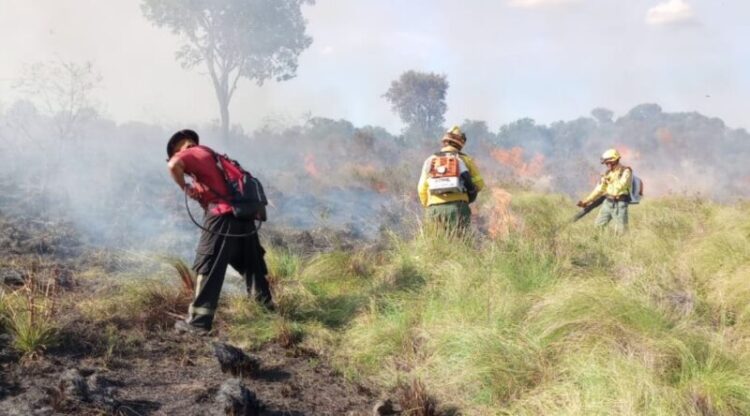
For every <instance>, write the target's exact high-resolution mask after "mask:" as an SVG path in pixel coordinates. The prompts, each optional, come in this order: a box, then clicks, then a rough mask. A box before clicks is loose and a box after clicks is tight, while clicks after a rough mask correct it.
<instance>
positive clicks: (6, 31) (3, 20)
mask: <svg viewBox="0 0 750 416" xmlns="http://www.w3.org/2000/svg"><path fill="white" fill-rule="evenodd" d="M139 6H140V1H136V0H129V1H126V2H118V3H116V4H113V3H106V4H105V3H103V2H96V1H93V0H64V1H52V0H36V1H32V2H24V1H20V0H0V39H2V40H0V46H1V47H2V48H3V51H4V55H5V59H3V61H2V62H0V97H1V98H0V108H7V107H8V106H9V105H10V104H12V102H13V101H14V100H15V99H16V98H17V94H16V93H15V92H14V91H13V88H12V85H13V81H14V80H15V79H16V78H18V77H19V76H21V75H22V73H23V68H24V65H26V64H30V63H33V62H38V61H48V60H54V59H60V60H65V61H73V62H84V61H91V62H92V63H93V64H94V65H95V67H96V68H97V69H98V70H99V72H100V73H101V75H102V77H103V82H102V85H101V88H100V89H99V90H98V91H97V94H96V95H97V97H98V99H99V102H100V103H101V107H102V108H101V109H102V111H103V113H104V114H105V115H106V116H107V117H111V118H113V119H115V120H116V121H119V122H124V121H129V120H135V121H143V122H149V123H155V124H159V125H168V126H176V125H182V124H202V123H206V122H211V121H212V120H216V119H218V109H217V105H216V102H215V101H216V100H215V97H214V92H213V90H212V87H211V85H210V81H209V79H208V77H207V76H206V75H205V74H204V73H205V71H204V70H202V68H198V69H197V70H193V71H186V70H183V69H182V68H181V67H180V65H179V64H178V63H177V62H176V61H175V59H174V52H175V50H176V48H177V46H178V45H179V43H180V39H179V38H177V37H176V36H174V35H173V34H171V33H170V32H169V31H168V30H164V29H159V28H156V27H153V26H152V25H151V24H150V23H149V22H148V21H147V20H146V19H145V18H143V16H142V14H141V11H140V7H139ZM303 11H304V14H305V16H306V18H307V19H308V29H307V30H308V33H309V34H310V35H311V36H312V37H313V44H312V46H311V47H310V48H309V49H308V50H306V51H304V52H303V53H302V55H301V57H300V66H299V70H298V76H297V77H296V78H294V79H292V80H290V81H287V82H283V83H273V82H271V83H267V84H266V85H264V86H262V87H258V86H256V85H254V84H253V83H251V82H248V81H244V80H243V81H242V82H241V84H240V88H239V90H238V93H237V95H236V98H235V100H234V101H233V102H232V105H231V111H232V122H233V123H238V124H241V125H242V126H243V127H244V128H245V129H253V128H256V127H258V126H260V125H262V124H263V122H264V120H266V119H268V118H273V119H282V120H298V119H300V118H302V117H304V115H305V114H311V115H314V116H322V117H330V118H334V119H339V118H342V119H348V120H351V121H352V122H354V123H355V124H358V125H366V124H370V125H381V126H384V127H386V128H388V129H389V130H391V131H398V130H400V128H401V127H402V124H401V122H400V121H399V120H398V118H397V117H396V116H395V115H394V114H393V113H392V112H391V110H390V107H389V105H388V103H387V102H386V101H385V100H384V99H383V98H382V94H383V93H384V92H385V91H386V90H387V88H388V86H389V83H390V81H391V80H393V79H395V78H396V77H397V76H398V75H399V74H401V73H402V72H403V71H406V70H409V69H416V70H421V71H434V72H437V73H442V74H446V75H447V77H448V81H449V83H450V88H449V90H448V98H447V102H448V113H447V114H446V121H447V123H448V124H453V123H460V122H461V121H463V120H464V119H481V120H486V121H487V122H488V125H489V126H490V128H491V129H495V128H497V126H499V125H501V124H504V123H507V122H510V121H513V120H516V119H518V118H522V117H530V118H533V119H535V120H537V121H538V122H540V123H550V122H553V121H557V120H564V119H573V118H576V117H579V116H583V115H587V114H588V113H589V111H590V110H591V109H593V108H595V107H606V108H609V109H611V110H613V111H614V112H615V114H616V115H618V116H620V115H623V114H624V113H625V112H626V111H628V110H629V109H630V108H632V107H633V106H635V105H638V104H640V103H644V102H654V103H658V104H660V105H661V106H662V107H663V108H664V109H665V111H670V112H677V111H698V112H701V113H703V114H706V115H708V116H711V117H720V118H722V119H723V120H725V121H726V122H727V123H728V124H729V125H730V126H733V127H744V128H747V127H750V124H749V123H747V122H746V121H745V117H744V115H745V112H746V110H744V108H743V105H742V104H744V100H743V98H745V97H747V96H749V95H750V94H749V93H750V82H748V81H747V79H746V77H743V76H742V74H744V73H746V72H747V70H750V56H748V55H746V54H741V52H742V50H741V47H740V42H739V39H742V38H744V37H747V36H743V35H747V34H750V33H748V32H750V27H748V26H743V16H747V12H750V4H741V3H740V2H721V3H718V2H709V1H707V0H702V1H701V0H668V1H659V0H636V1H633V2H628V5H624V4H621V3H620V2H616V1H614V0H605V1H596V2H594V1H592V0H511V1H503V2H497V3H492V4H490V3H489V2H481V1H474V2H469V3H463V4H462V5H459V4H458V3H456V2H449V1H437V2H425V1H419V2H410V3H409V4H408V5H403V4H400V3H398V2H395V1H382V2H378V1H371V0H366V1H360V2H357V3H356V4H353V3H351V2H345V1H336V0H318V1H317V2H316V4H315V5H314V6H304V7H303Z"/></svg>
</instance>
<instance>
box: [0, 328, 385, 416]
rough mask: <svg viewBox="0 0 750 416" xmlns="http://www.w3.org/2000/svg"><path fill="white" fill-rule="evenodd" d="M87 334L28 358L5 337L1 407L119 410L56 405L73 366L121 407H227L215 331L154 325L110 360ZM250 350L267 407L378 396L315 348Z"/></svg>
mask: <svg viewBox="0 0 750 416" xmlns="http://www.w3.org/2000/svg"><path fill="white" fill-rule="evenodd" d="M79 329H81V328H79ZM86 336H88V335H83V336H82V337H81V338H80V340H81V341H82V342H81V343H80V344H79V345H74V344H70V343H69V344H68V345H67V346H65V347H60V348H57V349H53V350H50V351H48V352H47V353H46V354H45V355H43V356H42V357H41V358H38V359H36V360H33V361H27V362H24V363H22V362H20V361H19V357H18V356H17V355H15V354H14V353H12V352H11V351H10V350H9V348H8V346H7V343H6V342H5V341H6V339H5V338H3V344H2V346H0V351H1V352H0V360H2V363H1V364H0V366H1V367H0V368H1V369H2V376H1V377H0V394H2V396H0V415H27V414H39V415H48V414H71V415H72V414H75V415H81V414H111V413H116V412H115V411H113V410H111V409H102V407H101V406H97V405H96V404H95V403H63V404H62V405H60V404H57V405H56V403H55V402H56V400H59V399H58V398H57V396H56V394H57V393H56V389H57V386H58V384H59V379H60V376H61V374H62V373H63V372H64V371H65V370H67V369H69V368H77V369H80V370H81V373H83V374H84V375H87V376H89V377H91V376H93V375H95V376H96V377H98V378H99V379H100V380H103V383H104V384H106V385H108V386H111V389H112V391H113V393H112V396H113V398H115V399H116V400H117V401H118V402H119V403H120V404H121V405H120V406H119V408H118V411H119V414H126V415H127V414H130V415H207V414H221V413H216V412H217V411H219V410H220V409H217V406H216V405H215V403H214V397H215V396H216V392H217V391H218V389H219V386H220V385H221V384H222V383H223V382H224V381H225V380H227V379H228V378H229V377H231V375H229V374H226V375H225V374H222V373H221V371H220V369H219V364H218V362H217V361H216V359H215V358H214V356H213V353H212V350H211V345H210V341H211V340H212V339H211V338H207V337H194V336H190V335H178V334H175V333H173V332H171V331H164V332H153V333H150V334H148V335H147V337H146V340H145V341H144V342H143V343H142V344H141V345H139V346H138V349H137V351H134V352H132V353H129V354H125V355H122V356H120V357H118V358H117V359H115V360H111V361H110V362H108V363H107V365H106V366H105V365H102V359H101V356H100V354H99V352H98V351H99V349H97V348H96V346H90V345H89V346H87V345H85V344H86V341H85V338H86ZM248 353H249V354H252V355H253V356H254V357H257V358H258V359H259V360H260V362H261V368H260V369H259V370H258V371H257V372H256V373H254V374H252V375H250V376H247V377H244V378H243V382H244V384H245V386H246V387H247V388H248V389H249V390H250V391H252V392H253V393H255V395H256V396H257V398H258V399H259V400H260V402H261V403H262V405H263V410H262V412H261V414H262V415H278V416H281V415H300V416H301V415H365V414H369V409H370V408H371V407H372V404H373V402H374V401H375V398H374V396H373V394H372V393H370V392H369V391H367V390H366V389H363V388H360V387H358V386H356V385H353V384H351V383H349V382H347V381H346V380H345V379H343V378H342V377H341V376H340V375H338V374H337V373H336V372H335V371H334V370H333V369H332V368H331V367H330V366H328V365H327V364H326V363H325V360H323V359H321V358H320V357H316V356H315V355H314V354H312V353H310V352H305V351H301V350H295V349H284V348H282V347H280V346H278V345H276V344H267V345H265V346H263V347H261V348H260V349H258V350H256V351H248ZM54 407H57V409H55V408H54Z"/></svg>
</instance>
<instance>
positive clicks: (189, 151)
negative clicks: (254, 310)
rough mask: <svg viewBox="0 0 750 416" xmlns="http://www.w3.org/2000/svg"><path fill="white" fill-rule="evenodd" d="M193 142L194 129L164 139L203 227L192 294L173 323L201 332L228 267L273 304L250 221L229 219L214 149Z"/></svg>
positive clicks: (210, 319) (178, 180) (226, 192)
mask: <svg viewBox="0 0 750 416" xmlns="http://www.w3.org/2000/svg"><path fill="white" fill-rule="evenodd" d="M199 143H200V138H199V137H198V134H197V133H196V132H194V131H193V130H180V131H178V132H177V133H175V134H174V135H173V136H172V137H171V138H170V139H169V142H168V143H167V156H169V161H168V166H169V172H170V174H171V175H172V179H174V181H175V182H176V183H177V185H179V187H180V188H181V189H182V190H183V191H185V192H187V194H188V196H190V197H191V198H193V199H195V200H197V201H198V202H200V204H201V206H203V209H204V210H205V216H204V219H203V228H204V230H203V232H202V234H201V237H200V241H199V243H198V248H197V249H196V255H195V262H194V263H193V270H194V271H195V273H196V274H197V275H198V281H197V284H196V290H195V298H194V299H193V302H192V303H191V304H190V308H189V310H188V317H187V319H185V320H184V321H178V322H177V323H176V324H175V328H176V329H177V330H179V331H182V332H206V333H207V332H208V331H210V330H211V325H212V323H213V318H214V314H215V312H216V307H217V306H218V303H219V295H220V293H221V286H222V285H223V283H224V275H225V273H226V269H227V266H228V265H231V266H232V267H233V268H234V269H235V270H237V271H238V272H239V273H240V274H241V275H242V276H243V277H244V278H245V283H246V285H247V291H248V294H249V295H251V296H253V297H254V298H255V299H256V300H258V301H259V302H261V303H262V304H264V305H265V306H266V307H268V308H271V309H272V308H273V303H272V300H271V291H270V289H269V286H268V280H267V279H266V274H268V269H267V268H266V262H265V260H264V259H263V255H264V254H265V250H264V249H263V247H262V246H261V245H260V240H259V239H258V233H257V230H256V228H255V223H254V222H253V221H247V220H239V219H237V218H235V217H234V215H233V214H232V207H231V205H230V204H229V202H228V198H229V190H228V188H227V184H226V181H225V180H224V175H223V174H222V172H221V171H220V170H219V168H218V167H217V165H216V163H217V162H216V159H215V157H214V155H215V153H214V151H213V150H211V149H209V148H208V147H205V146H200V144H199ZM185 175H188V176H190V177H192V183H187V182H186V181H185ZM230 235H231V236H230Z"/></svg>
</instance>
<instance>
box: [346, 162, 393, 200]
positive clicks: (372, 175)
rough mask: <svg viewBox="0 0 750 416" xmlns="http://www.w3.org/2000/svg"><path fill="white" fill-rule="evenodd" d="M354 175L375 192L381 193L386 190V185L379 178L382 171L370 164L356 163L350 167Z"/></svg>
mask: <svg viewBox="0 0 750 416" xmlns="http://www.w3.org/2000/svg"><path fill="white" fill-rule="evenodd" d="M352 170H353V172H354V175H355V177H358V178H360V179H361V180H362V181H364V182H365V183H366V184H367V185H368V186H369V187H370V188H372V189H373V190H374V191H375V192H377V193H380V194H383V193H386V192H388V185H387V184H386V182H385V181H384V180H383V179H382V178H381V175H382V172H381V171H380V169H378V168H377V167H375V165H372V164H366V165H356V166H353V167H352Z"/></svg>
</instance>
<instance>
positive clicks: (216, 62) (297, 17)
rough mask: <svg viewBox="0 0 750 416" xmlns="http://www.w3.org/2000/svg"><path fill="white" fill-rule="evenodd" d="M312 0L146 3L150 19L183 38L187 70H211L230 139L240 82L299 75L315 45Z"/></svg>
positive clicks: (144, 8)
mask: <svg viewBox="0 0 750 416" xmlns="http://www.w3.org/2000/svg"><path fill="white" fill-rule="evenodd" d="M305 3H309V4H312V3H313V1H312V0H186V1H176V0H144V1H143V3H142V5H141V9H142V11H143V14H144V16H145V17H146V18H147V19H148V20H150V21H151V22H152V23H154V24H155V25H156V26H159V27H166V28H169V29H170V30H171V31H172V32H173V33H175V34H177V35H179V36H181V37H182V39H183V41H184V43H183V45H182V46H181V47H180V49H179V50H178V51H177V54H176V56H177V59H178V60H179V61H180V63H181V64H182V66H183V68H185V69H191V68H194V67H195V66H197V65H199V64H201V63H203V64H205V65H206V69H208V74H209V75H210V76H211V81H212V83H213V86H214V91H215V92H216V98H217V100H218V103H219V111H220V114H221V130H222V133H223V135H224V137H225V138H227V137H228V136H229V103H230V102H231V101H232V97H233V96H234V93H235V91H236V90H237V83H238V82H239V80H240V78H247V79H251V80H255V81H256V82H257V84H258V85H262V84H263V83H264V82H265V81H266V80H269V79H274V80H276V81H285V80H288V79H291V78H293V77H294V76H296V73H297V58H298V56H299V54H300V53H301V52H302V51H303V50H305V49H307V47H309V46H310V45H311V44H312V38H311V37H309V36H307V35H306V34H305V29H306V21H305V19H304V17H303V16H302V10H301V6H302V4H305Z"/></svg>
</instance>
